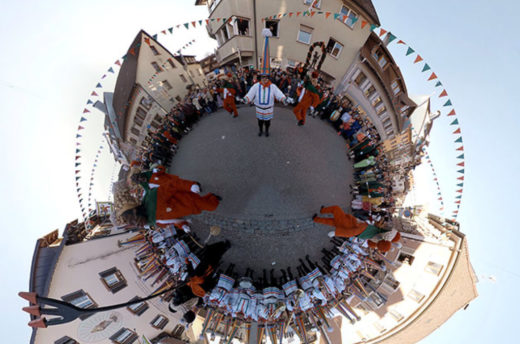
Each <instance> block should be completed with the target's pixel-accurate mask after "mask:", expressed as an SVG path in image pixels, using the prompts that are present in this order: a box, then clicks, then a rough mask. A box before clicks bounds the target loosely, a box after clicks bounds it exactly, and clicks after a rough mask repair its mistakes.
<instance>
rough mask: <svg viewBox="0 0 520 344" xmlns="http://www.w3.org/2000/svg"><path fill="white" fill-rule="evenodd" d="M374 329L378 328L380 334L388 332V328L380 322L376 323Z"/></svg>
mask: <svg viewBox="0 0 520 344" xmlns="http://www.w3.org/2000/svg"><path fill="white" fill-rule="evenodd" d="M374 327H375V328H376V330H377V331H378V332H379V333H383V332H385V331H386V328H385V327H384V326H383V325H381V323H379V322H375V323H374Z"/></svg>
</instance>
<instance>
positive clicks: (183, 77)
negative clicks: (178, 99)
mask: <svg viewBox="0 0 520 344" xmlns="http://www.w3.org/2000/svg"><path fill="white" fill-rule="evenodd" d="M179 77H180V78H181V80H182V82H188V80H187V79H186V77H185V76H184V74H179Z"/></svg>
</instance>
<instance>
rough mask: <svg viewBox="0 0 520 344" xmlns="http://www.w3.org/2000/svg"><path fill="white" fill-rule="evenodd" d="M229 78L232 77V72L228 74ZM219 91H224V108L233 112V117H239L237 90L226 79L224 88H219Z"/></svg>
mask: <svg viewBox="0 0 520 344" xmlns="http://www.w3.org/2000/svg"><path fill="white" fill-rule="evenodd" d="M227 77H228V78H231V74H227ZM217 91H218V92H219V93H222V98H224V105H223V106H224V110H226V111H227V112H229V113H232V114H233V117H238V111H237V106H236V104H235V96H236V94H237V91H236V90H235V88H234V87H233V85H232V84H231V83H230V82H229V81H226V82H225V83H224V85H223V87H222V88H219V89H217Z"/></svg>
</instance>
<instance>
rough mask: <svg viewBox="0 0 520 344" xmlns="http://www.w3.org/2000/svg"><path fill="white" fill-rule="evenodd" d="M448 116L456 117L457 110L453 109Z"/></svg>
mask: <svg viewBox="0 0 520 344" xmlns="http://www.w3.org/2000/svg"><path fill="white" fill-rule="evenodd" d="M447 116H455V109H451V111H450V113H449V114H448V115H447Z"/></svg>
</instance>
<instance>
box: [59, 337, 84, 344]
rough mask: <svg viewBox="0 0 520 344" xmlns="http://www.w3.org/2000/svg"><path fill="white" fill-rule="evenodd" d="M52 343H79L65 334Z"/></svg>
mask: <svg viewBox="0 0 520 344" xmlns="http://www.w3.org/2000/svg"><path fill="white" fill-rule="evenodd" d="M54 344H79V343H78V342H77V341H75V340H74V339H72V338H70V337H67V336H65V337H61V338H60V339H58V340H57V341H55V342H54Z"/></svg>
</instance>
